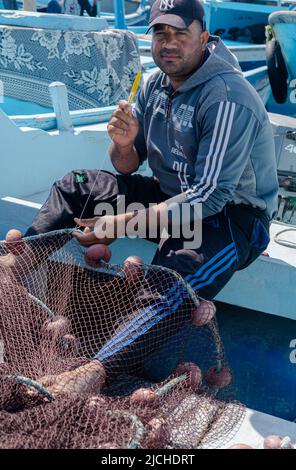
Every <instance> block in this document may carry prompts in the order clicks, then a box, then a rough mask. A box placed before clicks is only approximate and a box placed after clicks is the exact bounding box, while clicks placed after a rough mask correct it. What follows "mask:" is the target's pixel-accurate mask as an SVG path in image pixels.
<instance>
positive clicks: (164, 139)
mask: <svg viewBox="0 0 296 470" xmlns="http://www.w3.org/2000/svg"><path fill="white" fill-rule="evenodd" d="M208 50H209V57H208V58H207V60H206V61H205V62H204V63H203V65H202V66H201V67H200V68H199V69H198V70H197V71H196V72H195V73H194V74H193V75H191V77H190V78H189V79H188V80H187V81H186V82H184V83H183V84H182V85H181V86H180V87H179V88H178V89H177V90H176V91H174V90H173V88H172V86H171V84H170V81H169V79H168V77H167V76H166V75H165V74H164V73H163V72H161V71H157V72H156V73H155V74H153V75H152V76H151V77H149V79H148V80H147V82H146V83H145V85H144V87H143V88H142V90H141V91H140V93H139V95H138V99H137V103H136V106H135V114H136V116H137V118H138V120H139V122H140V130H139V133H138V136H137V138H136V141H135V147H136V149H137V152H138V154H139V157H140V159H141V161H144V160H145V159H147V158H148V163H149V166H150V168H151V169H152V172H153V175H154V176H155V177H156V178H157V179H158V180H159V184H160V187H161V190H162V191H163V192H164V193H165V194H167V195H168V196H169V197H173V196H176V197H174V199H173V200H174V201H176V202H177V203H183V202H189V203H190V204H192V205H195V204H197V203H202V214H203V218H204V217H208V216H211V215H213V214H216V213H218V212H221V210H222V209H223V207H224V206H225V205H226V204H230V203H231V204H233V203H234V204H239V203H244V204H248V205H251V206H253V207H257V208H259V209H262V210H264V211H265V213H266V215H267V216H268V217H269V218H270V219H271V218H272V217H274V215H275V213H276V210H277V191H278V182H277V169H276V159H275V152H274V141H273V134H272V129H271V125H270V123H269V119H268V114H267V112H266V110H265V108H264V105H263V103H262V101H261V99H260V97H259V96H258V94H257V92H256V91H255V89H254V88H253V87H252V86H251V85H250V84H249V83H248V81H247V80H246V79H245V78H244V77H243V74H242V72H241V69H240V67H239V64H238V62H237V60H236V58H235V57H234V56H233V54H232V53H231V52H230V51H229V50H228V49H227V47H226V46H225V45H224V43H223V42H222V41H221V39H220V38H218V37H210V39H209V42H208Z"/></svg>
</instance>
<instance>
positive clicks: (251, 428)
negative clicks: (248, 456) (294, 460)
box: [222, 408, 296, 449]
mask: <svg viewBox="0 0 296 470" xmlns="http://www.w3.org/2000/svg"><path fill="white" fill-rule="evenodd" d="M271 434H276V435H279V436H282V437H285V436H289V437H290V439H291V443H292V445H294V446H295V445H296V424H295V423H293V422H291V421H286V420H284V419H281V418H277V417H276V416H271V415H268V414H265V413H261V412H259V411H254V410H251V409H248V408H247V410H246V416H245V419H244V421H243V423H242V425H241V426H240V428H239V430H238V432H237V433H236V434H235V435H234V437H233V438H232V439H231V440H230V441H228V442H227V444H225V445H223V446H222V448H224V449H228V448H229V447H230V446H232V445H233V444H238V443H240V444H242V443H243V444H248V445H250V446H252V447H254V449H263V441H264V438H265V437H267V436H270V435H271Z"/></svg>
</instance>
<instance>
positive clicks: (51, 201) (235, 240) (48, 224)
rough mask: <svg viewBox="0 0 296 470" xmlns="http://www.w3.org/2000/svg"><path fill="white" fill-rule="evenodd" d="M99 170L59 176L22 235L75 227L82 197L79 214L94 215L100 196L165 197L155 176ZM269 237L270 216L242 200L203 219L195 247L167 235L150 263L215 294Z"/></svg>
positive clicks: (204, 292) (105, 199) (208, 294)
mask: <svg viewBox="0 0 296 470" xmlns="http://www.w3.org/2000/svg"><path fill="white" fill-rule="evenodd" d="M97 175H98V170H76V171H73V172H70V173H68V174H67V175H66V176H65V177H64V178H62V179H61V180H60V181H57V182H56V183H55V184H54V185H53V187H52V189H51V192H50V195H49V197H48V200H47V201H46V203H45V204H44V205H43V207H42V208H41V210H40V212H39V213H38V215H37V216H36V218H35V219H34V221H33V223H32V225H31V227H30V228H29V229H28V231H27V233H26V236H30V235H35V234H40V233H46V232H50V231H52V230H59V229H63V228H72V227H74V226H75V223H74V220H73V219H74V217H80V216H81V213H82V210H83V208H84V206H85V204H86V201H88V203H87V206H86V208H85V210H84V212H83V218H91V217H94V210H95V207H96V205H97V204H98V203H99V202H108V203H111V204H112V205H113V206H114V207H116V202H117V200H118V197H119V196H120V195H125V198H126V200H125V202H126V205H128V204H130V203H132V202H138V203H142V204H143V205H144V206H145V207H148V206H149V203H160V202H162V201H164V200H166V199H168V196H167V195H165V194H164V193H162V191H161V190H160V187H159V184H158V182H157V180H156V179H155V178H153V177H144V176H141V175H114V174H112V173H109V172H105V171H100V174H99V175H98V177H97ZM96 177H97V181H96V184H95V186H94V188H93V184H94V181H95V179H96ZM91 190H92V191H91ZM90 192H91V196H90V197H89V194H90ZM185 241H186V240H185ZM268 242H269V222H268V220H267V218H266V217H265V215H264V213H263V212H262V211H260V210H258V209H254V208H252V207H250V206H246V205H243V204H240V205H236V206H234V205H229V206H226V207H225V208H224V209H223V210H222V212H220V213H219V214H215V215H213V216H211V217H208V218H206V219H203V224H202V244H201V246H200V247H199V248H198V249H196V250H189V249H184V247H183V246H184V239H183V238H182V237H181V238H179V239H175V238H168V239H167V240H166V241H165V242H164V243H163V244H162V245H161V247H159V248H158V250H157V251H156V254H155V256H154V258H153V261H152V263H153V264H157V265H161V266H165V267H168V268H171V269H173V270H175V271H177V272H179V273H180V274H181V275H182V276H183V277H184V278H185V279H186V280H187V281H188V282H189V283H190V284H191V286H192V287H193V288H194V289H195V291H196V293H197V294H198V295H199V296H200V297H203V298H206V299H213V298H214V297H215V296H216V295H217V294H218V292H219V291H220V290H221V289H222V288H223V287H224V286H225V284H226V283H227V282H228V281H229V280H230V278H231V277H232V275H233V274H234V272H235V271H237V270H240V269H243V268H245V267H246V266H248V265H249V264H250V263H251V262H252V261H254V260H255V259H256V258H257V257H258V256H259V255H260V254H261V253H262V251H264V249H265V248H266V247H267V245H268ZM127 255H128V254H127Z"/></svg>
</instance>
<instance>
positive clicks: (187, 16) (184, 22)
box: [146, 0, 206, 33]
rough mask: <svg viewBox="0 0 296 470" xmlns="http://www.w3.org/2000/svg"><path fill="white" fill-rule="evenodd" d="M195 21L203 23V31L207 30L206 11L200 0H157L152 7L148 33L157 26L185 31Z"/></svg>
mask: <svg viewBox="0 0 296 470" xmlns="http://www.w3.org/2000/svg"><path fill="white" fill-rule="evenodd" d="M194 20H198V21H199V22H200V23H201V25H202V29H203V31H204V30H205V29H206V21H205V11H204V8H203V6H202V3H201V2H200V1H199V0H156V1H155V2H154V3H153V5H152V7H151V11H150V20H149V28H148V29H147V31H146V33H148V31H150V29H151V28H153V26H155V25H157V24H167V25H168V26H173V27H174V28H177V29H185V28H188V26H190V25H191V23H192V22H193V21H194Z"/></svg>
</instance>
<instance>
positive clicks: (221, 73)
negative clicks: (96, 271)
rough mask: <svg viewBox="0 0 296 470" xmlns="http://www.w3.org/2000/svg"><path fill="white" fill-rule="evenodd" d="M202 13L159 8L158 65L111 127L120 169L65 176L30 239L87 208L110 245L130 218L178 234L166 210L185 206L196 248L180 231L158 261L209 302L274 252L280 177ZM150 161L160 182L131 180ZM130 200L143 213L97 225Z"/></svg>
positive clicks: (180, 1)
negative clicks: (107, 207)
mask: <svg viewBox="0 0 296 470" xmlns="http://www.w3.org/2000/svg"><path fill="white" fill-rule="evenodd" d="M204 17H205V14H204V10H203V7H202V5H201V4H200V2H199V1H198V0H172V1H170V2H167V1H164V0H157V1H156V2H155V3H154V4H153V7H152V9H151V17H150V24H149V30H150V29H151V28H152V30H153V39H152V54H153V58H154V61H155V62H156V64H157V65H158V66H159V68H160V70H159V71H158V72H157V73H155V74H154V75H152V76H151V77H149V79H148V80H147V82H146V83H145V84H144V86H143V88H142V89H141V91H140V93H139V95H138V98H137V102H136V106H135V109H134V112H133V113H132V110H131V107H130V106H129V105H128V103H127V102H125V101H123V102H121V103H120V104H119V107H118V108H117V109H116V111H115V112H114V113H113V115H112V117H111V119H110V121H109V124H108V132H109V135H110V137H111V138H112V145H111V147H110V157H111V161H112V163H113V165H114V167H115V169H116V170H117V171H118V172H119V174H116V175H115V174H112V173H109V172H105V171H97V170H78V171H73V172H71V173H69V174H67V175H66V176H65V177H64V178H62V179H61V180H60V181H58V182H56V183H55V184H54V186H53V188H52V190H51V193H50V196H49V198H48V200H47V201H46V203H45V204H44V206H43V207H42V209H41V210H40V212H39V214H38V215H37V217H36V218H35V220H34V221H33V223H32V225H31V227H30V228H29V229H28V231H27V233H26V235H27V236H30V235H35V234H40V233H45V232H49V231H51V230H58V229H62V228H65V227H68V228H69V227H74V226H75V222H74V218H75V217H79V216H80V214H81V213H82V211H83V210H84V217H87V218H88V219H87V220H85V219H84V220H78V223H79V224H80V225H84V226H93V225H94V224H95V223H99V225H100V227H102V225H104V226H105V227H106V226H112V227H113V228H114V227H115V232H116V233H115V236H114V238H116V237H118V236H123V235H124V234H125V232H126V226H127V224H128V223H130V222H131V221H132V220H133V219H134V218H135V219H136V220H137V223H138V225H141V223H142V222H144V221H146V222H148V224H150V223H151V220H153V221H154V222H153V223H155V224H156V225H157V224H159V223H160V221H164V222H165V223H164V225H165V226H169V227H173V226H174V223H175V222H174V220H173V219H174V217H173V216H174V210H171V208H172V207H173V208H174V209H175V208H177V209H179V208H180V209H182V210H183V207H184V204H185V205H186V207H189V208H190V211H189V214H190V223H192V224H194V223H195V222H196V220H197V219H199V218H200V217H201V219H202V220H201V224H200V225H201V229H202V242H201V245H200V246H197V247H195V248H188V247H187V246H188V245H187V242H188V240H187V239H186V238H185V237H184V235H183V233H182V230H181V231H180V235H179V236H178V237H174V236H168V237H166V238H162V240H161V243H160V244H159V247H158V249H157V252H156V254H155V256H154V259H153V261H152V263H154V264H157V265H161V266H165V267H168V268H171V269H173V270H175V271H177V272H179V273H180V274H181V275H182V276H183V277H184V278H185V279H186V280H187V281H188V282H189V284H190V285H191V287H192V288H194V289H195V291H196V293H197V294H198V295H199V296H200V297H203V298H206V299H213V298H215V296H216V295H217V294H218V292H219V291H220V290H221V289H222V288H223V287H224V286H225V284H226V283H227V282H228V281H229V280H230V278H231V277H232V275H233V274H234V272H235V271H237V270H240V269H243V268H245V267H246V266H248V265H249V264H250V263H251V262H253V261H254V260H255V259H256V258H257V257H258V256H259V255H260V253H262V252H263V251H264V249H265V248H266V247H267V245H268V242H269V223H270V221H271V219H272V218H273V217H274V215H275V213H276V210H277V191H278V182H277V172H276V160H275V153H274V142H273V135H272V129H271V126H270V123H269V119H268V115H267V112H266V110H265V108H264V105H263V103H262V101H261V99H260V98H259V96H258V95H257V93H256V91H255V90H254V89H253V88H252V86H251V85H250V84H249V83H248V82H247V81H246V80H245V79H244V77H243V75H242V73H241V71H240V68H239V65H238V63H237V61H236V59H235V57H234V56H233V55H232V54H231V53H230V51H229V50H228V49H227V48H226V47H225V45H224V44H223V42H222V41H221V39H219V38H217V37H210V36H209V33H208V31H207V30H206V28H205V23H204ZM146 159H148V162H149V165H150V167H151V169H152V171H153V176H152V177H144V176H141V175H139V174H133V173H135V172H136V171H137V169H138V167H139V165H140V164H141V163H142V162H143V161H144V160H146ZM123 195H124V196H125V204H126V206H127V205H129V204H130V203H132V202H134V203H141V204H142V205H143V206H144V207H145V208H144V209H142V210H139V211H128V212H124V211H123V212H120V213H117V214H116V215H105V216H103V217H100V218H95V219H94V218H93V216H94V213H95V209H96V207H97V205H98V203H102V202H104V203H110V204H111V205H112V207H116V204H117V202H118V199H120V198H119V196H123ZM150 203H154V205H153V206H152V207H149V204H150ZM200 205H202V216H200V211H198V210H196V208H197V207H199V206H200ZM181 215H182V211H181ZM180 220H181V222H180V223H181V224H182V217H181V219H180ZM76 221H77V219H76ZM186 223H188V220H187V221H186ZM158 229H159V230H158V232H159V233H158V235H159V234H161V233H162V227H159V226H158ZM97 233H98V231H96V230H95V231H93V232H89V233H87V234H82V233H78V232H74V235H75V236H76V237H77V238H78V240H79V241H80V242H81V243H82V244H83V245H85V246H88V245H91V244H94V243H107V244H109V243H110V242H111V241H112V237H111V238H110V237H109V238H108V237H103V238H99V239H98V238H97V236H96V234H97Z"/></svg>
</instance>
